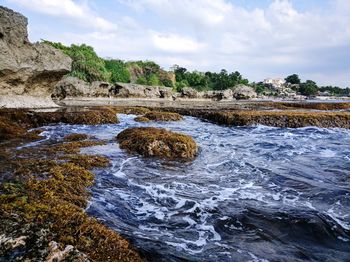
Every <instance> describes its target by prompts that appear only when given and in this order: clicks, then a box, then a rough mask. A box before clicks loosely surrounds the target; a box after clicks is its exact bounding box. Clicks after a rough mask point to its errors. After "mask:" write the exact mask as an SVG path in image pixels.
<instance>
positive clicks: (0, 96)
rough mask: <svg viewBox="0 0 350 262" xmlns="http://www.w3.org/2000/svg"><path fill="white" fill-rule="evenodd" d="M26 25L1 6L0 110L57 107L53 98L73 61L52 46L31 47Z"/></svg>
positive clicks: (25, 22) (15, 13)
mask: <svg viewBox="0 0 350 262" xmlns="http://www.w3.org/2000/svg"><path fill="white" fill-rule="evenodd" d="M27 24H28V21H27V18H26V17H24V16H23V15H21V14H19V13H17V12H14V11H12V10H11V9H8V8H6V7H2V6H0V107H32V106H33V105H34V106H35V105H36V104H37V105H39V106H57V105H56V104H54V103H53V102H52V100H51V99H50V95H51V93H52V91H53V88H54V86H55V84H56V83H57V82H58V81H59V80H60V79H61V78H62V77H63V75H65V74H67V73H68V72H69V71H70V69H71V62H72V61H71V59H70V58H69V57H68V56H66V55H64V54H63V53H62V52H61V51H59V50H56V49H55V48H53V47H51V46H48V45H46V44H42V43H35V44H31V43H30V42H29V40H28V32H27Z"/></svg>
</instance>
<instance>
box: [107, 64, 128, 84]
mask: <svg viewBox="0 0 350 262" xmlns="http://www.w3.org/2000/svg"><path fill="white" fill-rule="evenodd" d="M105 65H106V69H107V70H108V71H109V72H110V74H111V76H110V82H112V83H115V82H122V83H129V82H130V72H129V70H128V69H127V67H126V64H125V62H124V61H122V60H115V59H111V60H105Z"/></svg>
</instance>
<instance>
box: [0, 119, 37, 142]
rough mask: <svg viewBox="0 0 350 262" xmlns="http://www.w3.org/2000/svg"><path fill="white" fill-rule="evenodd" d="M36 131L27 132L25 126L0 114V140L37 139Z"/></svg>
mask: <svg viewBox="0 0 350 262" xmlns="http://www.w3.org/2000/svg"><path fill="white" fill-rule="evenodd" d="M39 138H40V136H39V135H38V134H37V132H28V131H27V129H26V128H23V127H21V126H20V125H18V124H16V123H14V122H13V121H11V120H9V119H7V118H4V117H1V116H0V142H2V141H5V140H8V139H28V140H34V139H39Z"/></svg>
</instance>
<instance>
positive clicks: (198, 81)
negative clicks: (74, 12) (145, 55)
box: [43, 40, 350, 96]
mask: <svg viewBox="0 0 350 262" xmlns="http://www.w3.org/2000/svg"><path fill="white" fill-rule="evenodd" d="M43 42H44V43H46V44H49V45H51V46H53V47H55V48H57V49H60V50H62V51H63V52H64V53H65V54H67V55H68V56H70V57H71V58H72V60H73V62H72V71H71V72H70V73H69V75H71V76H75V77H78V78H80V79H82V80H84V81H87V82H92V81H107V82H111V83H115V82H122V83H129V82H132V83H137V84H141V85H150V86H166V87H172V88H174V89H175V90H176V91H181V90H182V89H183V88H184V87H192V88H194V89H196V90H198V91H205V90H225V89H229V88H233V87H234V86H236V85H238V84H244V85H250V86H252V87H253V88H254V89H255V91H256V92H257V93H258V94H262V93H264V92H265V91H268V90H266V87H265V85H264V84H263V83H261V82H259V83H249V81H248V79H245V78H243V76H242V75H241V74H240V72H238V71H235V72H231V73H229V72H228V71H227V70H225V69H222V70H221V71H220V72H218V73H217V72H209V71H208V72H199V71H196V70H195V71H188V70H187V69H186V68H184V67H181V66H179V65H174V66H173V67H172V71H173V72H167V71H165V70H163V69H162V68H161V67H160V66H159V65H158V64H156V63H155V62H153V61H141V60H140V61H128V62H124V61H122V60H118V59H102V58H100V57H99V56H98V55H97V54H96V52H95V51H94V49H93V48H92V47H91V46H88V45H85V44H82V45H74V44H72V45H71V46H65V45H63V44H61V43H55V42H50V41H47V40H43ZM285 80H286V82H287V83H289V84H292V85H294V86H292V88H293V89H294V90H295V91H296V92H299V93H300V94H302V95H306V96H314V95H317V93H318V92H319V91H320V92H328V93H329V94H330V95H336V96H348V95H349V94H350V88H349V87H348V88H340V87H337V86H323V87H318V86H317V84H316V83H315V82H314V81H312V80H307V81H306V82H301V80H300V77H299V75H297V74H292V75H289V76H287V77H286V78H285ZM270 94H271V92H270Z"/></svg>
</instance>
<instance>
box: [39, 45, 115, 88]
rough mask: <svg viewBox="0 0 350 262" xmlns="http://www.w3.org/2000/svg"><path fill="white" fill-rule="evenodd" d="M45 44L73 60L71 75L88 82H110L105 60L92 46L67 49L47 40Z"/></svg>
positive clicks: (74, 46) (77, 46)
mask: <svg viewBox="0 0 350 262" xmlns="http://www.w3.org/2000/svg"><path fill="white" fill-rule="evenodd" d="M43 42H44V43H45V44H49V45H52V46H53V47H55V48H57V49H60V50H62V51H63V53H65V54H66V55H68V56H70V58H72V60H73V61H72V71H71V72H70V73H69V75H71V76H75V77H78V78H80V79H82V80H84V81H87V82H92V81H97V80H100V81H109V80H110V78H111V73H110V72H108V71H107V69H106V67H105V62H104V60H103V59H102V58H100V57H98V55H97V54H96V52H95V51H94V49H93V48H92V47H91V46H88V45H85V44H82V45H71V46H70V47H67V46H64V45H63V44H61V43H53V42H50V41H46V40H44V41H43Z"/></svg>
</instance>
